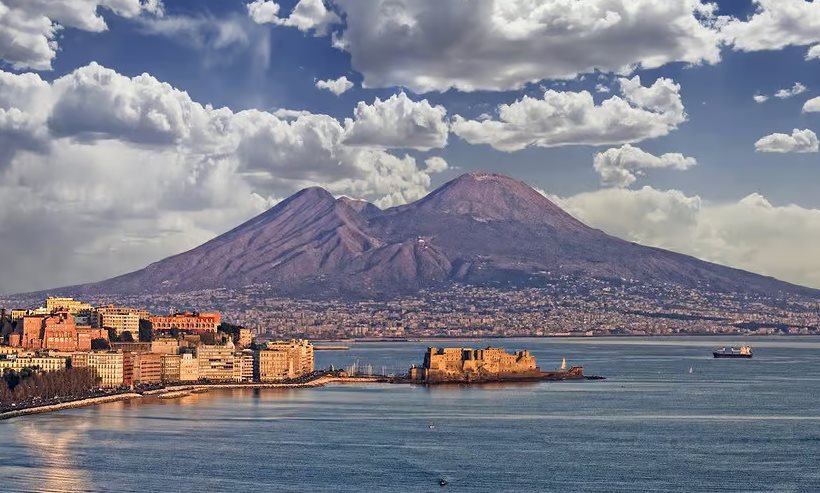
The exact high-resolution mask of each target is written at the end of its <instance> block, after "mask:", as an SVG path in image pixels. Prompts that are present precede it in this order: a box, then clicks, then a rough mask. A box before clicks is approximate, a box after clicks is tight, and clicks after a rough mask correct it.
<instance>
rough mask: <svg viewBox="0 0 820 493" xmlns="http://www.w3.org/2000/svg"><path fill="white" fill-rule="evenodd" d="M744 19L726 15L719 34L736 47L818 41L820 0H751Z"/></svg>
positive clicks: (749, 48) (772, 47)
mask: <svg viewBox="0 0 820 493" xmlns="http://www.w3.org/2000/svg"><path fill="white" fill-rule="evenodd" d="M753 3H754V4H755V7H756V8H755V12H754V13H753V14H752V15H751V16H750V17H749V18H747V19H736V18H732V19H726V20H725V22H724V23H723V25H722V27H721V35H722V36H723V37H724V39H725V40H726V42H727V43H729V44H731V45H732V46H733V48H734V49H736V50H740V51H760V50H779V49H781V48H785V47H786V46H790V45H794V46H805V45H811V44H815V43H818V42H820V3H818V2H811V1H807V0H753Z"/></svg>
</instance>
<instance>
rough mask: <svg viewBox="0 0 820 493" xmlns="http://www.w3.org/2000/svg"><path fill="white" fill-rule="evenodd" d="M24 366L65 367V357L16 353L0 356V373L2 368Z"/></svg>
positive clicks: (43, 368) (16, 368)
mask: <svg viewBox="0 0 820 493" xmlns="http://www.w3.org/2000/svg"><path fill="white" fill-rule="evenodd" d="M24 368H31V369H34V370H37V371H42V372H46V371H57V370H63V369H65V368H66V358H63V357H58V356H46V355H30V356H23V355H17V354H4V355H3V356H0V373H2V372H3V370H6V369H9V370H15V371H20V370H22V369H24Z"/></svg>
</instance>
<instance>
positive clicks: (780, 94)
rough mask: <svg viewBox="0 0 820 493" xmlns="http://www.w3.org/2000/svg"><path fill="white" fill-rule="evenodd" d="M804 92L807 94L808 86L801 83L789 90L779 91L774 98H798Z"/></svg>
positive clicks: (796, 83)
mask: <svg viewBox="0 0 820 493" xmlns="http://www.w3.org/2000/svg"><path fill="white" fill-rule="evenodd" d="M804 92H806V86H804V85H803V84H801V83H799V82H795V83H794V85H793V86H791V87H789V88H786V89H780V90H778V91H777V92H776V93H774V97H776V98H779V99H787V98H790V97H792V96H797V95H798V94H803V93H804Z"/></svg>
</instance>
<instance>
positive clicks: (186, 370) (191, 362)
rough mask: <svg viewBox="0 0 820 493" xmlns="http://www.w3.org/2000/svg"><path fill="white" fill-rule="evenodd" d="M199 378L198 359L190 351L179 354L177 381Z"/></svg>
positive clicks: (192, 380) (189, 380) (194, 380)
mask: <svg viewBox="0 0 820 493" xmlns="http://www.w3.org/2000/svg"><path fill="white" fill-rule="evenodd" d="M197 380H199V361H197V358H194V355H193V354H191V353H185V354H182V355H180V359H179V381H180V382H196V381H197Z"/></svg>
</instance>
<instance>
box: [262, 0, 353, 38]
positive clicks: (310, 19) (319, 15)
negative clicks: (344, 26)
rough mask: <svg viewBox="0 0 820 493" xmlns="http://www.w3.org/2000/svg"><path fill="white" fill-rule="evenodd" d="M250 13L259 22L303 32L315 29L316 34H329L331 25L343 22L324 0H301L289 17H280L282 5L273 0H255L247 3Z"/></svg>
mask: <svg viewBox="0 0 820 493" xmlns="http://www.w3.org/2000/svg"><path fill="white" fill-rule="evenodd" d="M246 7H247V9H248V15H249V16H250V17H251V19H253V21H254V22H256V23H257V24H277V25H280V26H290V27H295V28H296V29H298V30H300V31H302V32H308V31H310V30H313V31H314V33H315V35H316V36H323V35H325V34H327V32H328V31H329V29H330V27H331V26H333V25H334V24H337V23H339V22H341V19H340V18H339V16H338V15H336V13H334V12H333V11H332V10H330V9H328V8H327V6H326V5H325V3H324V1H323V0H299V3H297V4H296V6H295V7H294V8H293V11H292V12H291V13H290V15H289V16H287V17H284V18H283V17H279V10H280V8H281V7H280V6H279V4H277V3H276V2H273V1H271V0H254V1H253V2H251V3H249V4H247V5H246Z"/></svg>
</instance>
